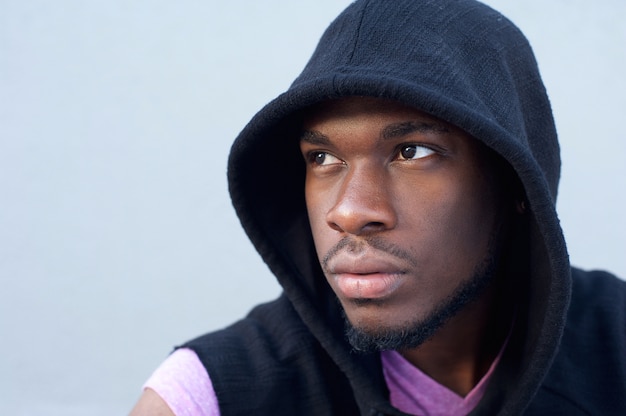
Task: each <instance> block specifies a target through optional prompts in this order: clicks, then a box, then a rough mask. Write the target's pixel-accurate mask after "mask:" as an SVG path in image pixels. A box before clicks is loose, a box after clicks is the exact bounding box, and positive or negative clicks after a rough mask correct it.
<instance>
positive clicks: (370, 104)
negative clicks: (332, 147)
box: [303, 96, 453, 128]
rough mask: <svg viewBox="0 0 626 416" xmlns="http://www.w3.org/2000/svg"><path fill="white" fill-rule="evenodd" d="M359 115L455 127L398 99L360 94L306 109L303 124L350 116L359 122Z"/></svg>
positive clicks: (368, 117)
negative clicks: (413, 120)
mask: <svg viewBox="0 0 626 416" xmlns="http://www.w3.org/2000/svg"><path fill="white" fill-rule="evenodd" d="M359 117H364V118H367V119H368V120H371V118H372V117H376V118H389V119H403V118H410V119H420V120H424V121H429V122H432V123H436V124H440V125H441V126H442V127H443V126H445V127H449V128H452V127H453V126H452V125H450V124H449V123H446V122H444V121H442V120H439V119H437V118H436V117H433V116H431V115H429V114H426V113H425V112H423V111H420V110H418V109H416V108H413V107H409V106H407V105H404V104H402V103H399V102H397V101H392V100H387V99H382V98H374V97H358V96H357V97H344V98H339V99H334V100H327V101H322V102H320V103H318V104H316V105H314V106H312V107H311V108H309V109H308V110H307V111H305V113H304V116H303V124H304V126H305V127H307V126H311V125H313V124H317V123H321V122H324V121H328V120H341V119H348V118H349V119H351V120H353V121H354V120H357V122H358V119H359Z"/></svg>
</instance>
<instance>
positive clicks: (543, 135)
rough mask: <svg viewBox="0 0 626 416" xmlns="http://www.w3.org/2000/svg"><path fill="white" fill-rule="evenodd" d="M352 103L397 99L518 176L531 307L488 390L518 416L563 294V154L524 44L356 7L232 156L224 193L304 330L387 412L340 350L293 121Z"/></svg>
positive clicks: (454, 9)
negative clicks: (340, 101) (475, 142)
mask: <svg viewBox="0 0 626 416" xmlns="http://www.w3.org/2000/svg"><path fill="white" fill-rule="evenodd" d="M399 40H401V41H399ZM346 96H369V97H380V98H386V99H391V100H395V101H398V102H400V103H403V104H406V105H409V106H412V107H415V108H417V109H419V110H421V111H424V112H426V113H429V114H431V115H433V116H435V117H437V118H439V119H442V120H444V121H447V122H449V123H451V124H453V125H455V126H457V127H459V128H461V129H463V130H464V131H466V132H467V133H469V134H470V135H472V136H473V137H475V138H477V139H479V140H481V141H482V142H483V143H484V144H485V145H487V146H488V147H490V148H491V149H493V150H494V151H495V152H496V153H497V154H499V155H500V156H501V157H502V159H504V160H505V161H506V162H507V163H508V164H509V165H510V166H511V167H512V169H513V170H514V171H515V172H516V174H517V176H518V177H519V179H520V181H521V183H522V185H523V187H524V190H525V193H526V197H527V200H528V205H529V207H528V208H529V211H530V213H529V215H528V216H529V218H530V220H529V222H528V229H529V230H528V233H529V235H530V236H531V242H530V248H529V250H528V252H529V255H528V259H527V263H528V264H527V270H528V271H529V272H528V274H527V275H526V276H525V279H526V282H525V285H526V290H527V295H526V297H525V298H524V299H527V300H528V306H527V307H525V308H524V309H523V310H522V311H521V312H519V314H518V315H520V314H521V316H518V317H517V322H518V323H519V324H518V325H519V326H520V329H519V331H518V333H519V335H518V336H517V337H516V336H513V338H512V342H515V343H518V344H520V345H519V348H518V352H519V354H520V355H518V356H516V357H517V358H516V359H515V360H516V363H514V364H511V368H515V370H514V373H515V374H514V378H513V379H512V380H509V386H508V388H507V389H506V391H505V390H498V389H497V387H493V388H491V392H488V393H487V395H486V396H485V400H487V401H489V400H491V401H492V403H491V408H492V409H493V406H494V405H495V403H496V402H497V403H499V404H498V406H499V407H501V408H502V409H503V413H518V412H521V410H522V409H523V408H524V407H525V406H526V403H528V401H529V400H530V398H531V397H532V396H533V395H534V393H535V391H536V389H537V387H538V386H539V384H540V382H541V380H542V379H543V377H544V376H545V373H546V372H547V370H548V368H549V367H550V364H551V362H552V359H553V357H554V354H555V352H556V350H557V348H558V344H559V340H560V337H561V333H562V330H563V326H564V322H565V315H566V310H567V305H568V302H569V296H570V268H569V262H568V256H567V251H566V248H565V243H564V239H563V235H562V231H561V229H560V226H559V221H558V218H557V214H556V212H555V201H556V196H557V187H558V182H559V174H560V156H559V146H558V141H557V136H556V130H555V127H554V122H553V118H552V112H551V109H550V104H549V101H548V98H547V95H546V91H545V88H544V86H543V83H542V81H541V78H540V75H539V72H538V69H537V64H536V62H535V59H534V56H533V53H532V50H531V48H530V46H529V45H528V42H527V40H526V39H525V38H524V36H523V35H522V33H521V32H520V31H519V30H518V29H517V28H516V27H515V26H514V25H513V24H512V23H511V22H510V21H509V20H507V19H506V18H505V17H503V16H502V15H500V14H499V13H498V12H496V11H494V10H492V9H490V8H489V7H487V6H485V5H483V4H481V3H478V2H475V1H469V0H408V1H399V0H371V1H367V0H364V1H356V2H355V3H353V4H352V5H350V6H349V7H348V8H347V9H346V10H345V11H344V12H343V13H342V14H341V15H340V16H339V17H338V18H337V19H336V20H335V21H334V22H333V23H332V24H331V25H330V27H329V28H328V29H327V30H326V32H325V33H324V35H323V37H322V39H321V40H320V43H319V45H318V47H317V49H316V50H315V52H314V54H313V56H312V58H311V60H310V61H309V63H308V64H307V66H306V67H305V69H304V70H303V72H302V74H301V75H300V76H299V77H298V78H297V79H296V80H295V82H294V83H293V84H292V85H291V87H290V88H289V90H288V91H287V92H285V93H283V94H282V95H280V96H279V97H277V98H276V99H275V100H273V101H271V102H270V103H269V104H267V105H266V106H265V107H264V108H263V109H262V110H261V111H260V112H259V113H257V114H256V115H255V116H254V118H253V119H252V120H251V121H250V123H249V124H248V125H247V126H246V127H245V129H244V130H243V131H242V132H241V133H240V135H239V136H238V137H237V139H236V141H235V143H234V145H233V147H232V150H231V155H230V159H229V167H228V179H229V186H230V192H231V197H232V201H233V204H234V207H235V209H236V211H237V214H238V215H239V218H240V220H241V223H242V225H243V227H244V229H245V230H246V232H247V233H248V236H249V237H250V239H251V241H252V242H253V244H254V245H255V247H256V248H257V250H258V251H259V253H260V254H261V256H262V257H263V259H264V260H265V262H266V263H267V264H268V266H269V267H270V268H271V270H272V271H273V272H274V273H275V275H276V276H277V279H278V281H279V282H280V284H281V285H282V287H283V289H284V292H285V294H286V296H287V297H288V298H289V300H290V301H291V303H292V304H293V306H294V308H295V309H296V311H297V312H298V314H299V315H300V317H301V318H302V320H303V321H304V323H305V324H306V325H307V326H308V327H309V328H310V330H311V332H312V333H313V334H314V336H315V337H316V338H317V339H318V340H319V341H320V343H321V344H322V345H323V347H324V348H325V349H326V350H327V351H328V353H329V354H330V356H331V357H332V358H333V360H334V361H335V362H336V363H337V364H338V365H339V367H340V368H341V369H342V370H343V371H344V372H345V373H346V374H347V375H348V377H349V378H350V380H351V382H352V384H353V388H354V390H355V392H356V395H357V398H359V397H360V399H361V400H369V401H370V402H372V401H384V399H383V398H382V397H380V394H379V393H377V390H376V389H377V388H378V387H377V386H376V385H375V384H376V383H375V382H372V381H371V380H370V379H368V375H367V374H368V373H367V372H368V371H370V368H369V367H368V365H369V364H367V360H366V359H364V358H363V357H358V356H356V355H355V354H353V353H351V351H350V348H349V347H348V346H347V344H346V342H345V340H344V338H343V334H342V325H343V324H342V318H341V316H340V311H339V307H338V305H337V302H336V300H335V297H334V294H333V293H332V291H331V290H330V288H329V287H328V285H327V283H326V280H325V278H324V277H323V274H322V272H321V270H320V266H319V264H318V261H317V256H316V254H315V250H314V247H313V241H312V237H311V233H310V229H309V224H308V219H307V214H306V208H305V202H304V161H303V159H302V156H301V154H300V151H299V145H298V129H299V120H300V114H301V113H302V111H304V110H306V109H307V108H308V107H310V106H311V105H313V104H315V103H318V102H320V101H325V100H329V99H333V98H339V97H346ZM364 363H366V364H364ZM506 365H507V364H506V360H505V362H504V364H503V366H506ZM509 373H510V371H509ZM496 378H497V376H496ZM510 378H511V376H509V379H510ZM492 384H495V383H492ZM485 400H484V401H485ZM484 401H483V402H484ZM380 406H388V405H385V404H383V403H382V402H381V404H380ZM482 407H483V404H481V405H479V409H477V410H480V408H482Z"/></svg>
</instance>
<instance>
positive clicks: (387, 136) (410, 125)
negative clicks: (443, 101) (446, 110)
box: [300, 121, 450, 146]
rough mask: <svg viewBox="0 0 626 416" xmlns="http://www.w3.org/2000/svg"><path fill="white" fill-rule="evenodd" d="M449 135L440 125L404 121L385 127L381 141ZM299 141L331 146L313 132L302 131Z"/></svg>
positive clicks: (325, 139) (325, 138) (443, 125)
mask: <svg viewBox="0 0 626 416" xmlns="http://www.w3.org/2000/svg"><path fill="white" fill-rule="evenodd" d="M415 132H418V133H432V132H435V133H449V132H450V129H449V128H448V127H447V126H446V125H445V124H442V123H436V122H434V123H428V122H423V121H405V122H402V123H393V124H389V125H388V126H386V127H385V128H384V129H383V131H382V133H381V138H382V139H383V140H393V139H398V138H401V137H404V136H408V135H409V134H411V133H415ZM300 141H301V142H307V143H310V144H313V145H317V146H328V145H330V144H331V141H330V139H329V138H328V136H326V135H325V134H322V133H320V132H318V131H314V130H304V131H302V133H301V134H300Z"/></svg>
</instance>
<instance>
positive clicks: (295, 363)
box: [183, 297, 353, 415]
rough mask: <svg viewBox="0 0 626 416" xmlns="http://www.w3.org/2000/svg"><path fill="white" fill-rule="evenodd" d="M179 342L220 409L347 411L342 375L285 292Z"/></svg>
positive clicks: (348, 396)
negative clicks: (193, 354) (204, 377)
mask: <svg viewBox="0 0 626 416" xmlns="http://www.w3.org/2000/svg"><path fill="white" fill-rule="evenodd" d="M183 347H185V348H189V349H191V350H193V351H195V352H196V354H197V356H198V357H199V359H200V361H201V362H202V364H203V365H204V367H205V368H206V370H207V372H208V374H209V376H210V378H211V381H212V383H213V387H214V390H215V394H216V395H217V399H218V403H219V407H220V411H221V412H222V414H223V415H227V414H273V415H282V414H285V415H287V414H300V415H307V414H311V415H317V414H352V406H353V400H352V394H351V393H350V392H351V388H350V386H349V383H348V381H347V379H346V378H345V376H344V375H343V373H341V372H340V371H339V369H338V368H337V366H336V365H335V364H334V362H333V361H332V360H331V359H330V357H329V356H328V355H327V353H326V352H325V350H324V349H323V348H322V346H321V345H320V344H319V342H318V341H317V339H316V338H315V337H313V335H312V334H311V332H310V331H309V329H308V328H307V326H306V325H304V323H303V322H302V321H301V320H300V318H299V316H298V315H297V313H296V312H295V311H294V310H293V307H292V306H291V304H290V303H289V301H288V300H286V299H285V298H284V297H281V298H279V299H278V300H276V301H274V302H270V303H268V304H264V305H261V306H258V307H256V308H255V309H254V310H253V311H252V312H251V313H250V314H249V315H248V316H247V317H246V318H244V319H242V320H240V321H238V322H236V323H235V324H233V325H231V326H229V327H227V328H225V329H223V330H220V331H217V332H212V333H209V334H206V335H203V336H201V337H198V338H196V339H194V340H192V341H189V342H188V343H186V344H184V345H183ZM342 393H343V395H342ZM346 393H348V394H346ZM342 409H350V411H347V412H343V413H342Z"/></svg>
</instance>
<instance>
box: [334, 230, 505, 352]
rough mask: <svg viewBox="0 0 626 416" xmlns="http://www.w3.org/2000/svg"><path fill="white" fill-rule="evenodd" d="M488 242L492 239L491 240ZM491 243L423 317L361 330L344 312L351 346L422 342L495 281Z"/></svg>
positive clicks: (403, 345)
mask: <svg viewBox="0 0 626 416" xmlns="http://www.w3.org/2000/svg"><path fill="white" fill-rule="evenodd" d="M490 243H493V240H492V241H490ZM493 246H494V245H493V244H489V250H488V253H487V256H486V258H485V260H484V261H483V262H481V263H480V264H479V265H478V266H477V267H476V268H475V270H474V272H473V274H472V276H471V277H470V278H469V279H468V280H466V281H464V282H463V283H461V284H460V285H459V286H458V287H457V288H456V289H455V291H454V292H453V293H452V294H451V295H449V296H448V297H446V298H445V299H443V300H442V301H441V302H440V304H439V305H437V307H436V308H435V309H434V310H433V311H432V312H431V313H430V314H429V315H428V316H427V317H426V318H424V319H423V320H420V321H417V322H409V323H407V324H405V325H404V326H402V327H397V328H385V329H381V330H364V329H361V328H357V327H355V326H353V325H352V323H350V321H349V320H348V318H347V317H346V315H345V312H344V320H345V325H346V330H345V333H346V337H347V339H348V342H349V343H350V345H351V346H352V348H354V350H356V351H359V352H376V351H388V350H402V349H412V348H416V347H419V346H420V345H422V344H423V343H424V342H425V341H427V340H428V339H430V338H431V337H432V336H433V335H434V334H435V333H436V332H437V330H438V329H440V328H441V327H442V326H443V325H444V324H445V323H446V322H448V321H449V320H450V319H451V318H453V317H454V316H456V315H457V314H458V313H459V312H460V311H461V310H462V309H463V308H464V307H465V306H467V305H468V304H470V303H472V302H473V301H475V300H476V299H478V298H480V296H481V295H482V294H483V293H484V292H485V290H486V289H487V288H488V287H489V286H490V285H491V283H492V282H493V281H494V277H495V275H496V266H497V258H498V256H497V255H496V253H495V252H494V250H493V248H494V247H493ZM359 302H360V303H363V304H365V303H370V302H371V303H376V302H378V301H376V300H371V299H369V300H368V299H362V300H359Z"/></svg>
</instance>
